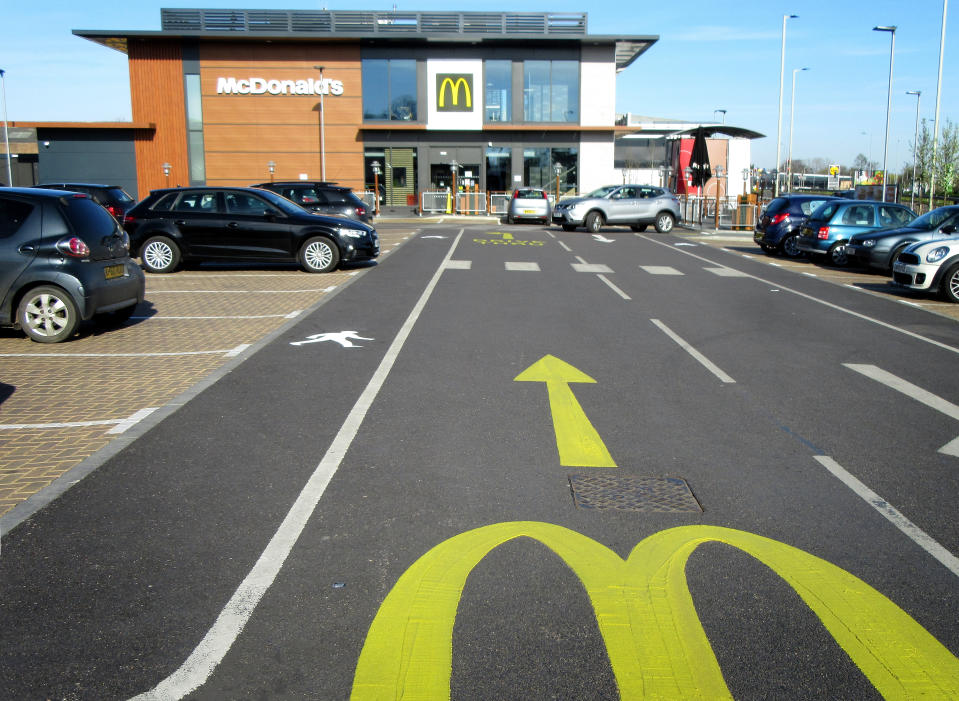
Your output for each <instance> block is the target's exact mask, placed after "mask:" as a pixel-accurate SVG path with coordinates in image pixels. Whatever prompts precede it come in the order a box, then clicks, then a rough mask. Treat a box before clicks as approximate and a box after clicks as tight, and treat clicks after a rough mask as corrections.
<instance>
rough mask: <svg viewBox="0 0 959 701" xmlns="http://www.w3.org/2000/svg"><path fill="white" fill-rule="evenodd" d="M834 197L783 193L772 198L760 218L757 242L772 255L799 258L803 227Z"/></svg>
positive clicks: (757, 221)
mask: <svg viewBox="0 0 959 701" xmlns="http://www.w3.org/2000/svg"><path fill="white" fill-rule="evenodd" d="M832 199H834V198H833V197H829V196H828V195H781V196H780V197H777V198H775V199H774V200H772V201H771V202H770V203H769V204H768V205H766V208H765V209H764V210H763V212H762V214H760V216H759V218H758V219H757V220H756V229H755V231H754V232H753V241H755V242H756V243H757V244H758V245H759V247H760V248H761V249H763V251H765V252H766V253H769V254H773V253H780V254H782V255H784V256H786V257H788V258H797V257H799V256H801V255H802V251H800V250H799V247H798V246H797V245H796V241H797V240H798V238H799V227H800V226H802V224H803V222H804V221H806V218H807V217H808V216H809V215H810V214H812V213H813V212H815V211H816V210H817V209H818V208H819V207H820V205H823V204H825V203H826V202H828V201H830V200H832Z"/></svg>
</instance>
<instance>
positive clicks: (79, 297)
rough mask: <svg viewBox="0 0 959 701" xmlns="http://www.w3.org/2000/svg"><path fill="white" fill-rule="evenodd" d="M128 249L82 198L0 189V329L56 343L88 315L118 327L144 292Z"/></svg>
mask: <svg viewBox="0 0 959 701" xmlns="http://www.w3.org/2000/svg"><path fill="white" fill-rule="evenodd" d="M129 246H130V239H129V237H128V236H127V234H126V232H124V231H123V229H121V228H120V225H119V224H118V223H117V221H116V219H114V218H113V217H112V216H110V215H109V214H108V213H107V211H106V210H105V209H103V207H101V206H100V205H98V204H96V203H94V201H93V200H92V199H90V197H89V196H88V195H85V194H81V193H66V192H62V191H58V190H39V189H35V188H7V187H3V188H0V324H3V325H5V326H14V327H18V328H20V329H21V330H22V331H23V332H24V333H26V334H27V336H28V337H29V338H30V339H31V340H34V341H37V342H39V343H58V342H60V341H65V340H67V339H68V338H70V337H71V336H73V334H74V333H75V332H76V330H77V327H78V325H79V324H80V322H81V321H82V320H86V319H90V318H92V317H93V316H94V315H104V317H106V318H109V319H110V320H111V321H113V322H116V323H121V322H123V321H125V320H126V319H128V318H129V317H130V315H131V314H132V313H133V310H134V308H135V307H136V305H137V304H139V303H140V302H142V301H143V291H144V277H143V271H142V270H140V268H139V266H138V265H137V264H136V262H134V261H133V260H131V258H130V248H129Z"/></svg>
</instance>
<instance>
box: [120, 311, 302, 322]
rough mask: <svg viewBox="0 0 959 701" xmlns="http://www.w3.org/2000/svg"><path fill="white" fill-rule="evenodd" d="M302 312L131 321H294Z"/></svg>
mask: <svg viewBox="0 0 959 701" xmlns="http://www.w3.org/2000/svg"><path fill="white" fill-rule="evenodd" d="M299 313H300V311H299V310H297V311H295V312H292V313H290V314H255V315H254V314H251V315H247V316H131V317H130V318H131V319H136V320H138V321H140V320H146V319H149V320H150V321H160V320H163V321H173V320H176V321H184V320H203V321H215V320H217V319H222V320H226V321H239V320H242V319H292V318H293V317H295V316H297V315H299Z"/></svg>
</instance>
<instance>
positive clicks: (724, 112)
mask: <svg viewBox="0 0 959 701" xmlns="http://www.w3.org/2000/svg"><path fill="white" fill-rule="evenodd" d="M717 112H720V113H721V114H722V115H723V124H725V123H726V110H713V117H715V116H716V113H717Z"/></svg>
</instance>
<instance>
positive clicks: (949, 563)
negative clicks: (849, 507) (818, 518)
mask: <svg viewBox="0 0 959 701" xmlns="http://www.w3.org/2000/svg"><path fill="white" fill-rule="evenodd" d="M813 457H814V458H815V459H816V461H817V462H818V463H819V464H820V465H822V466H823V467H825V468H826V469H827V470H829V471H830V472H831V473H832V474H833V475H834V476H835V477H836V478H838V479H839V481H841V482H842V483H843V484H845V485H846V486H847V487H849V488H850V489H851V490H852V491H854V492H855V493H856V494H858V495H859V496H860V497H861V498H862V499H863V500H864V501H865V502H866V503H867V504H869V505H870V506H872V508H874V509H875V510H876V511H878V512H879V513H880V514H882V515H883V516H884V517H885V518H886V519H887V520H888V521H889V522H890V523H891V524H892V525H894V526H895V527H896V528H898V529H899V530H900V531H902V532H903V533H904V534H905V535H906V537H907V538H909V539H910V540H912V541H913V542H914V543H916V545H918V546H919V547H920V548H922V549H923V550H925V551H926V552H927V553H929V554H930V555H932V556H933V557H934V558H936V559H937V560H938V561H939V562H940V563H942V564H943V565H944V566H945V567H946V569H948V570H949V571H950V572H952V573H953V574H954V575H956V576H957V577H959V558H957V557H956V556H955V555H953V554H952V553H951V552H949V551H948V550H946V549H945V548H944V547H942V546H941V545H940V544H939V543H937V542H936V541H935V540H933V539H932V538H931V537H930V536H929V535H928V534H926V532H925V531H923V530H922V529H921V528H919V527H918V526H917V525H916V524H914V523H913V522H912V521H910V520H909V519H908V518H906V517H905V516H903V515H902V514H901V513H899V511H898V510H896V509H895V508H894V507H893V506H892V505H890V504H889V503H888V502H887V501H886V500H885V499H883V498H882V497H881V496H879V495H878V494H876V493H875V492H874V491H872V490H871V489H870V488H869V487H867V486H866V485H864V484H863V483H862V482H860V481H859V480H858V479H856V478H855V477H853V476H852V475H851V474H849V473H848V472H847V471H846V470H845V469H844V468H843V467H842V465H840V464H839V463H838V462H836V461H835V460H833V459H832V458H830V457H829V456H827V455H814V456H813Z"/></svg>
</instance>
